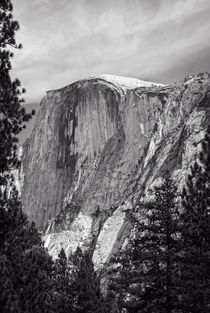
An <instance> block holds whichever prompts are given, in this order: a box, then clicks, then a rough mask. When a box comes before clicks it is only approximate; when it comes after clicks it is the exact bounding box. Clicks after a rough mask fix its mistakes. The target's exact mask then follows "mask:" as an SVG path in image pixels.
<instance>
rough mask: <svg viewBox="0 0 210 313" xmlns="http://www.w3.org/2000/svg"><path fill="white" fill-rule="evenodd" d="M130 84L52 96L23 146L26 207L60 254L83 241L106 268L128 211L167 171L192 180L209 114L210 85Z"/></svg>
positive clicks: (89, 85)
mask: <svg viewBox="0 0 210 313" xmlns="http://www.w3.org/2000/svg"><path fill="white" fill-rule="evenodd" d="M150 84H151V85H150V86H149V87H148V86H147V87H145V86H140V87H137V88H131V89H127V88H126V89H123V88H121V87H119V85H117V84H113V83H109V82H107V81H104V80H103V79H100V78H98V77H97V78H95V77H94V78H91V79H89V80H86V79H85V80H80V81H78V82H75V83H73V84H71V85H68V86H66V87H64V88H61V89H58V90H55V91H53V92H48V93H47V94H46V96H45V97H44V99H43V100H42V102H41V104H42V105H41V108H40V111H39V113H38V115H37V121H36V123H35V127H34V130H33V132H32V135H31V137H30V139H29V140H28V141H27V142H26V144H25V145H24V148H23V150H24V152H23V174H24V182H23V191H22V195H23V196H22V197H23V206H24V210H25V212H26V213H27V214H28V215H29V218H30V219H32V220H35V221H36V223H37V224H38V226H39V228H40V229H41V230H43V231H45V237H44V238H45V245H46V247H47V248H48V250H49V252H50V253H51V254H52V255H53V256H54V257H56V255H57V254H58V252H59V250H60V247H61V246H62V247H64V249H65V251H66V253H67V255H69V254H71V253H72V252H73V251H75V249H76V247H77V246H78V245H79V246H81V247H83V249H91V250H92V251H93V261H94V264H95V266H96V267H97V268H100V267H101V266H103V265H104V264H105V263H106V262H108V261H109V259H110V257H111V255H112V254H113V253H114V252H115V251H117V250H118V249H120V247H121V246H122V245H123V244H124V242H125V241H126V238H127V236H129V229H130V226H129V222H128V220H127V218H126V212H127V211H129V210H131V209H132V208H133V207H134V205H135V199H136V197H138V196H139V193H141V192H144V191H145V190H146V189H147V188H149V186H152V185H153V184H155V183H156V182H157V181H158V179H159V177H160V176H161V175H162V174H163V172H164V171H165V170H166V169H167V170H169V171H170V172H171V174H172V175H173V177H174V178H175V179H176V181H177V182H179V184H180V186H181V185H182V184H183V177H184V176H185V175H186V174H187V172H188V169H189V166H190V164H192V162H193V160H195V158H196V154H197V153H198V152H199V149H200V143H201V141H202V138H203V137H204V133H205V128H206V124H207V121H208V120H209V97H210V96H209V94H210V83H209V78H208V77H206V78H205V77H204V78H202V77H195V78H193V79H191V80H190V81H188V82H187V81H186V82H183V83H181V84H179V85H174V86H171V85H170V86H160V85H154V84H153V83H150Z"/></svg>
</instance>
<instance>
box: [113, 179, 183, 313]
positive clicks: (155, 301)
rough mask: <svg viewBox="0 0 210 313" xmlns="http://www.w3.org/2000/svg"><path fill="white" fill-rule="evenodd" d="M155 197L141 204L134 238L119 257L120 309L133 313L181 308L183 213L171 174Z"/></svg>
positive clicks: (171, 310) (118, 286)
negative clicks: (179, 278) (179, 258)
mask: <svg viewBox="0 0 210 313" xmlns="http://www.w3.org/2000/svg"><path fill="white" fill-rule="evenodd" d="M151 196H152V198H151V199H150V201H148V202H143V201H139V203H138V206H137V208H138V213H135V215H134V217H133V223H134V237H133V239H132V240H131V241H130V243H129V244H128V246H127V249H126V250H125V252H122V253H121V255H120V256H119V257H117V258H116V261H117V262H118V264H119V265H120V273H119V274H118V278H117V279H116V280H115V281H116V282H117V284H116V287H115V288H116V289H117V290H118V296H119V306H120V307H121V309H122V308H126V310H127V312H129V313H136V312H141V313H143V312H145V313H149V312H150V313H151V312H152V313H156V312H158V313H159V312H161V313H164V312H166V313H169V312H173V310H174V309H175V308H176V307H177V306H178V299H177V297H176V284H177V271H178V268H177V267H178V261H177V258H176V253H177V250H178V245H179V239H180V227H179V210H178V203H177V200H176V197H177V190H176V186H175V184H174V182H173V181H172V179H171V178H170V177H169V175H168V174H167V175H165V176H164V177H163V183H162V185H161V186H158V187H155V188H154V190H153V191H152V194H151Z"/></svg>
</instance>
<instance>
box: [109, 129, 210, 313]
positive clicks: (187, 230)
mask: <svg viewBox="0 0 210 313" xmlns="http://www.w3.org/2000/svg"><path fill="white" fill-rule="evenodd" d="M134 212H135V213H132V214H131V216H130V219H131V221H132V223H133V225H134V232H133V233H134V234H133V236H131V239H130V241H129V243H128V245H127V248H126V249H125V250H124V251H122V252H121V253H119V254H118V255H117V256H115V258H113V262H114V263H116V264H118V267H116V270H115V273H113V278H112V282H111V283H110V290H111V294H112V297H113V296H115V297H116V298H117V299H118V307H119V308H120V312H128V313H198V312H201V313H207V312H210V127H208V129H207V133H206V136H205V139H204V141H203V143H202V151H201V153H200V155H199V158H198V161H197V162H195V163H194V165H193V166H191V169H190V174H189V176H188V178H187V181H186V185H185V186H184V187H183V189H182V191H181V192H178V191H177V186H176V184H175V182H174V181H173V180H172V178H171V177H170V175H169V173H166V174H165V175H164V176H163V179H162V184H161V185H160V186H156V187H154V189H153V190H151V191H150V197H149V200H144V199H142V198H141V199H140V200H139V201H138V203H137V205H136V209H135V211H134Z"/></svg>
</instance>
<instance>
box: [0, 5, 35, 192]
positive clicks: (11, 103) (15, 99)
mask: <svg viewBox="0 0 210 313" xmlns="http://www.w3.org/2000/svg"><path fill="white" fill-rule="evenodd" d="M12 11H13V5H12V2H11V0H0V186H1V185H2V184H3V185H4V184H7V183H8V174H9V173H8V171H9V170H10V169H11V167H13V168H15V167H17V166H18V158H17V146H16V143H17V141H18V138H17V135H18V134H19V132H20V131H21V130H22V128H25V122H27V121H28V120H29V119H30V118H31V114H27V113H26V111H25V109H24V108H23V107H22V103H23V102H24V99H23V98H22V97H21V94H22V93H24V92H25V90H24V89H21V84H20V81H19V80H18V79H15V80H14V81H12V80H11V78H10V70H11V61H10V60H11V58H12V56H13V52H11V49H15V48H16V49H19V48H21V45H17V43H16V40H15V33H16V31H17V30H18V29H19V24H18V22H17V21H15V20H14V18H13V15H12ZM8 47H9V48H8ZM32 113H35V112H34V111H33V112H32Z"/></svg>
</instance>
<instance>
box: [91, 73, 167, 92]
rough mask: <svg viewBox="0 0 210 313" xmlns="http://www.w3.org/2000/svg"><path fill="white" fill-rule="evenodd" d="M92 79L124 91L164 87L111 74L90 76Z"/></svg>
mask: <svg viewBox="0 0 210 313" xmlns="http://www.w3.org/2000/svg"><path fill="white" fill-rule="evenodd" d="M92 78H101V79H104V80H106V81H107V82H110V83H113V84H117V85H120V86H121V87H122V88H124V89H135V88H138V87H150V86H152V85H155V86H163V84H158V83H154V82H148V81H145V80H139V79H137V78H130V77H123V76H116V75H109V74H100V75H93V76H90V77H89V79H92Z"/></svg>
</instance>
